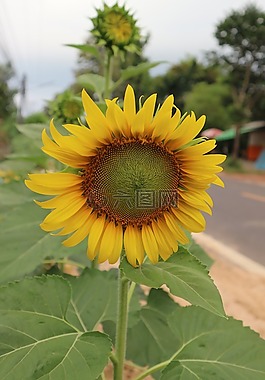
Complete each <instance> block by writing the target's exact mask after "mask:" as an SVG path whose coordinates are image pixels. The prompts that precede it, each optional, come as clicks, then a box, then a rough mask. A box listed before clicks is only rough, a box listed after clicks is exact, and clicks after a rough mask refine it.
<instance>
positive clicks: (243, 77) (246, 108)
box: [215, 5, 265, 157]
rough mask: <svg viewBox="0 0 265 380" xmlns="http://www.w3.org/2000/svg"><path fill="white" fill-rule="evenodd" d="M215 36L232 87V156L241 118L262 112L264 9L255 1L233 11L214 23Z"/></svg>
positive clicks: (264, 57)
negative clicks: (215, 24)
mask: <svg viewBox="0 0 265 380" xmlns="http://www.w3.org/2000/svg"><path fill="white" fill-rule="evenodd" d="M215 36H216V38H217V40H218V43H219V45H220V46H221V47H222V48H223V51H224V52H223V54H222V55H221V56H220V57H219V58H220V62H221V63H223V64H224V65H225V67H226V69H227V73H228V76H227V78H228V82H229V84H230V85H231V89H232V95H233V103H234V118H235V121H236V125H237V133H236V138H235V148H234V157H236V156H237V152H238V149H239V136H240V133H239V132H240V131H239V130H240V126H241V124H242V122H244V121H245V120H250V119H252V120H253V119H254V120H255V119H257V118H258V117H259V116H260V115H261V114H262V113H261V112H260V107H264V101H263V99H264V96H265V43H264V41H265V12H264V11H262V10H261V9H258V8H257V7H256V6H255V5H249V6H247V7H246V8H244V9H243V10H240V11H233V12H232V13H231V14H230V15H228V16H227V17H226V18H225V19H224V20H223V21H221V22H220V23H219V24H218V25H217V28H216V32H215ZM263 114H264V109H263Z"/></svg>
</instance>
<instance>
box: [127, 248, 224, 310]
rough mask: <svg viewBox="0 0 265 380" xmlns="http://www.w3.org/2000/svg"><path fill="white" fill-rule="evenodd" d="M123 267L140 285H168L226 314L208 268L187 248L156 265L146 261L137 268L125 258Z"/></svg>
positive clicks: (204, 305)
mask: <svg viewBox="0 0 265 380" xmlns="http://www.w3.org/2000/svg"><path fill="white" fill-rule="evenodd" d="M121 269H122V270H123V271H124V273H125V276H126V277H127V278H129V279H130V280H132V281H134V282H136V283H138V284H143V285H146V286H150V287H152V288H159V287H161V286H162V285H163V284H166V285H167V286H168V288H169V290H170V292H171V293H172V294H174V295H175V296H178V297H182V298H184V299H185V300H187V301H189V302H190V303H192V304H195V305H198V306H201V307H203V308H205V309H207V310H208V311H210V312H212V313H215V314H217V315H219V316H220V315H222V316H223V315H224V310H223V306H222V301H221V298H220V295H219V292H218V290H217V289H216V287H215V285H214V283H213V281H212V280H211V278H210V277H209V276H208V271H207V270H206V268H205V267H204V265H202V264H201V263H200V262H199V261H198V260H197V259H196V258H195V257H194V256H192V255H191V254H190V253H189V252H188V251H187V250H186V249H185V248H184V247H182V248H179V251H178V252H177V253H175V254H174V255H172V256H171V257H170V258H169V259H168V260H167V261H166V262H159V263H158V264H156V265H153V264H150V263H147V262H146V263H144V264H143V265H141V267H140V268H138V269H137V268H136V269H135V268H133V267H132V266H131V265H130V264H128V262H127V261H126V260H123V262H122V264H121Z"/></svg>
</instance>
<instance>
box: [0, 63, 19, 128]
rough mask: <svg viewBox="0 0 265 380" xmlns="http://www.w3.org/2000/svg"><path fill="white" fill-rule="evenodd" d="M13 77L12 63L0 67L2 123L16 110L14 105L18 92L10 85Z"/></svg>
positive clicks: (0, 117)
mask: <svg viewBox="0 0 265 380" xmlns="http://www.w3.org/2000/svg"><path fill="white" fill-rule="evenodd" d="M13 76H14V71H13V68H12V66H11V64H10V63H6V64H2V65H0V122H1V121H3V120H5V119H7V118H9V116H11V115H12V114H14V112H15V110H16V107H15V103H14V95H15V93H16V91H15V90H14V89H11V88H10V85H9V81H10V79H11V78H12V77H13Z"/></svg>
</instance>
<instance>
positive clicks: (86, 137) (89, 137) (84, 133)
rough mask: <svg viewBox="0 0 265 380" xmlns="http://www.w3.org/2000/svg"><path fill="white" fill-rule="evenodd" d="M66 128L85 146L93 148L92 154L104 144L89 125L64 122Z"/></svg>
mask: <svg viewBox="0 0 265 380" xmlns="http://www.w3.org/2000/svg"><path fill="white" fill-rule="evenodd" d="M64 128H65V129H66V130H67V131H68V132H70V133H72V134H73V135H74V136H75V137H76V138H77V139H78V140H79V141H80V142H82V144H83V145H84V146H87V147H88V148H89V149H90V150H91V151H90V154H91V155H93V154H95V152H96V150H95V149H96V148H98V147H100V146H102V144H101V143H100V142H99V141H98V140H97V139H96V138H95V136H93V134H92V133H91V131H90V129H89V128H87V127H84V126H79V125H75V124H64Z"/></svg>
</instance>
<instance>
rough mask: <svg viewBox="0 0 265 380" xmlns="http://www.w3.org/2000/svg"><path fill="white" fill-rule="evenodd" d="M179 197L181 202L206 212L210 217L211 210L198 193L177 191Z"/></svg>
mask: <svg viewBox="0 0 265 380" xmlns="http://www.w3.org/2000/svg"><path fill="white" fill-rule="evenodd" d="M179 196H180V198H182V199H183V201H184V202H185V203H187V204H189V205H191V206H192V207H194V208H196V209H199V210H201V211H204V212H207V213H208V214H210V215H212V209H211V208H210V207H209V205H208V204H207V203H206V202H205V200H204V199H203V197H202V195H201V194H200V193H196V195H195V193H192V192H190V191H185V190H179Z"/></svg>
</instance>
